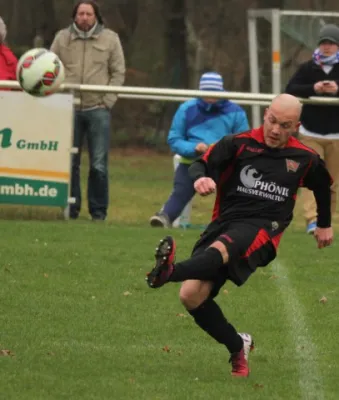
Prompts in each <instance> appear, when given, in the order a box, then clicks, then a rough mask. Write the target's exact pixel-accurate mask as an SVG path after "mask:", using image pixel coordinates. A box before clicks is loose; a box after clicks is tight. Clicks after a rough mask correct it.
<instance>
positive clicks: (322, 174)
mask: <svg viewBox="0 0 339 400" xmlns="http://www.w3.org/2000/svg"><path fill="white" fill-rule="evenodd" d="M332 182H333V181H332V178H331V176H330V174H329V172H328V170H327V169H326V167H325V164H324V162H323V160H321V159H320V157H319V156H314V158H313V160H312V161H311V165H310V167H309V169H308V171H307V174H306V176H305V178H304V180H303V186H305V187H307V188H308V189H310V190H312V191H313V193H314V197H315V200H316V203H317V214H318V217H317V229H316V231H315V232H314V237H315V239H316V240H317V242H318V247H319V248H322V247H326V246H329V245H330V244H331V243H332V241H333V229H332V227H331V185H332Z"/></svg>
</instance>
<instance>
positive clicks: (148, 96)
mask: <svg viewBox="0 0 339 400" xmlns="http://www.w3.org/2000/svg"><path fill="white" fill-rule="evenodd" d="M0 89H20V85H19V83H18V82H16V81H1V80H0ZM59 91H60V92H63V91H67V92H95V93H116V94H117V95H118V96H119V97H120V98H129V99H139V100H158V101H185V100H187V99H188V98H193V97H211V98H218V99H229V100H233V101H235V102H236V103H238V104H244V105H246V104H247V105H262V106H266V105H268V104H270V102H271V101H272V100H273V99H274V97H276V94H270V93H243V92H227V91H225V92H215V91H207V90H204V91H202V90H186V89H169V88H150V87H139V86H105V85H82V84H70V83H66V84H63V85H61V87H60V90H59ZM300 101H301V102H302V103H305V104H319V105H334V106H339V98H337V97H333V98H329V97H310V98H307V99H302V98H301V99H300Z"/></svg>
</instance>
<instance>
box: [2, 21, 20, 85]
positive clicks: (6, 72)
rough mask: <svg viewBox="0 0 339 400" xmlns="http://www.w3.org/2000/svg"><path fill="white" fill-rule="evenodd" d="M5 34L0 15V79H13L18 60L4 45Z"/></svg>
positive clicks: (14, 78)
mask: <svg viewBox="0 0 339 400" xmlns="http://www.w3.org/2000/svg"><path fill="white" fill-rule="evenodd" d="M6 35H7V28H6V24H5V22H4V20H3V19H2V18H1V17H0V80H1V81H15V80H16V66H17V64H18V60H17V58H16V57H15V55H14V54H13V53H12V51H11V50H10V49H9V48H8V47H7V46H6V45H5V40H6ZM2 90H4V89H2Z"/></svg>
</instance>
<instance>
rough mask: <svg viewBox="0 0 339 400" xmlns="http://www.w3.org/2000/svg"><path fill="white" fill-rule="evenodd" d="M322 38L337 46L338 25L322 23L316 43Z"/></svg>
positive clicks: (338, 36) (338, 41)
mask: <svg viewBox="0 0 339 400" xmlns="http://www.w3.org/2000/svg"><path fill="white" fill-rule="evenodd" d="M324 40H329V41H330V42H333V43H335V44H337V45H338V46H339V27H337V25H333V24H328V25H324V26H323V27H322V28H321V30H320V33H319V40H318V44H320V43H321V42H323V41H324Z"/></svg>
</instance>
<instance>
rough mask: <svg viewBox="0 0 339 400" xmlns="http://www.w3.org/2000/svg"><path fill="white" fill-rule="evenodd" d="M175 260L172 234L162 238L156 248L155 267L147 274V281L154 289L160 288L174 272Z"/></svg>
mask: <svg viewBox="0 0 339 400" xmlns="http://www.w3.org/2000/svg"><path fill="white" fill-rule="evenodd" d="M174 260H175V241H174V239H173V238H172V236H166V237H165V238H163V239H161V240H160V243H159V246H158V247H157V248H156V249H155V267H154V268H153V269H152V271H151V272H149V273H148V274H147V277H146V282H147V284H148V286H149V287H151V288H152V289H156V288H159V287H161V286H163V285H164V284H165V283H166V282H168V280H169V277H170V276H171V274H172V272H173V269H174V267H173V263H174Z"/></svg>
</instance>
